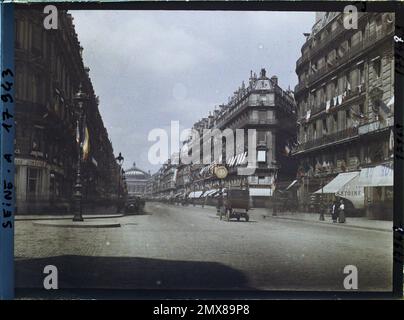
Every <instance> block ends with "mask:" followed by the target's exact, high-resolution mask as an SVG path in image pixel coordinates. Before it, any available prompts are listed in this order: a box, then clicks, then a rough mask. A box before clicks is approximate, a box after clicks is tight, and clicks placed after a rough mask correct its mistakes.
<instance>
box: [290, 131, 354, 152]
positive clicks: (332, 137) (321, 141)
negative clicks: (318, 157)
mask: <svg viewBox="0 0 404 320" xmlns="http://www.w3.org/2000/svg"><path fill="white" fill-rule="evenodd" d="M357 136H358V128H357V127H351V128H348V129H345V130H341V131H338V132H335V133H332V134H328V135H325V136H323V137H321V138H318V139H315V140H311V141H307V142H305V143H302V144H300V145H299V146H298V147H297V149H296V150H295V152H299V151H306V150H309V149H312V148H316V147H321V146H324V145H327V144H330V143H335V142H339V141H342V140H345V139H349V138H355V137H357Z"/></svg>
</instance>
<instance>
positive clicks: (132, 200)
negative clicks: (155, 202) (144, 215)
mask: <svg viewBox="0 0 404 320" xmlns="http://www.w3.org/2000/svg"><path fill="white" fill-rule="evenodd" d="M145 204H146V201H145V200H144V199H143V198H142V197H141V196H137V195H129V196H128V197H127V199H126V204H125V213H135V214H137V213H141V212H142V211H143V210H144V207H145Z"/></svg>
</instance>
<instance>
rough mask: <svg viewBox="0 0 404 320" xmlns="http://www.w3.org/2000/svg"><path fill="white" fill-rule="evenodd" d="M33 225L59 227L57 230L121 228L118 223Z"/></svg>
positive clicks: (57, 222) (50, 222) (39, 223)
mask: <svg viewBox="0 0 404 320" xmlns="http://www.w3.org/2000/svg"><path fill="white" fill-rule="evenodd" d="M34 224H35V225H38V226H45V227H59V228H119V227H120V226H121V224H120V223H118V222H73V221H69V222H59V221H43V222H34Z"/></svg>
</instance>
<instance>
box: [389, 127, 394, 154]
mask: <svg viewBox="0 0 404 320" xmlns="http://www.w3.org/2000/svg"><path fill="white" fill-rule="evenodd" d="M393 150H394V132H393V129H391V130H390V138H389V151H393Z"/></svg>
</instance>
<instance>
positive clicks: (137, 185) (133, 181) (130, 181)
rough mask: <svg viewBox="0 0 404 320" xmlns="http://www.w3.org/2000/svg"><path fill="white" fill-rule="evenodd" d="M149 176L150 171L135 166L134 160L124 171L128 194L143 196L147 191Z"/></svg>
mask: <svg viewBox="0 0 404 320" xmlns="http://www.w3.org/2000/svg"><path fill="white" fill-rule="evenodd" d="M150 178H151V177H150V173H148V172H145V171H143V170H141V169H139V168H138V167H136V163H135V162H134V163H133V166H132V167H131V168H129V169H127V170H126V171H125V180H126V185H127V189H128V195H129V196H131V195H138V196H144V195H145V194H146V193H148V191H147V185H148V182H149V180H150Z"/></svg>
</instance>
